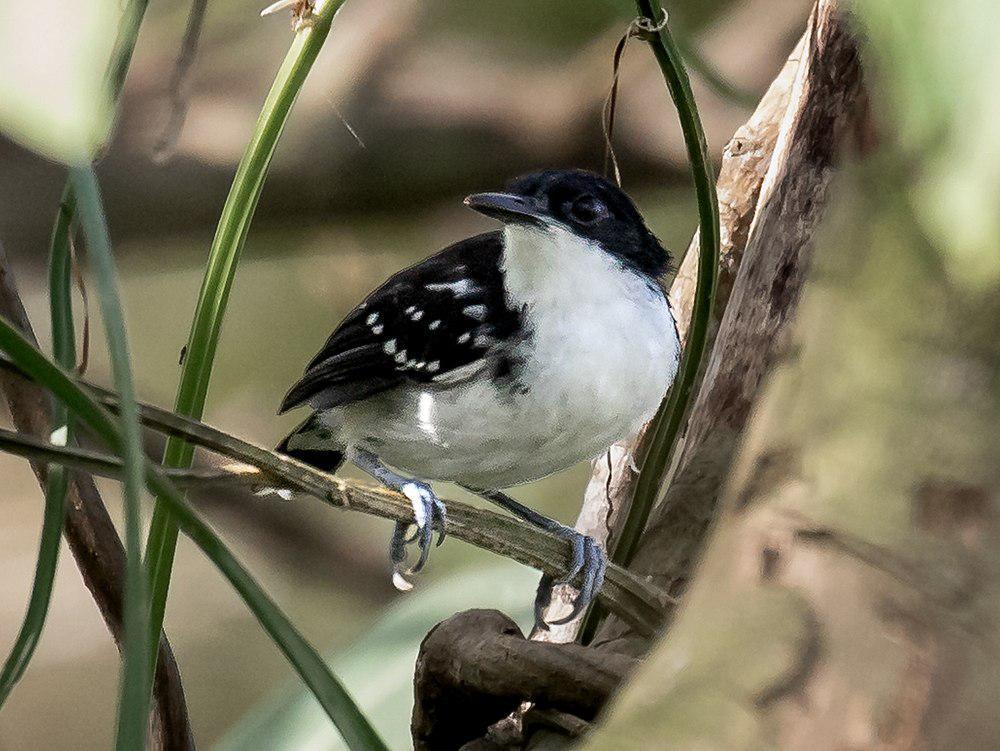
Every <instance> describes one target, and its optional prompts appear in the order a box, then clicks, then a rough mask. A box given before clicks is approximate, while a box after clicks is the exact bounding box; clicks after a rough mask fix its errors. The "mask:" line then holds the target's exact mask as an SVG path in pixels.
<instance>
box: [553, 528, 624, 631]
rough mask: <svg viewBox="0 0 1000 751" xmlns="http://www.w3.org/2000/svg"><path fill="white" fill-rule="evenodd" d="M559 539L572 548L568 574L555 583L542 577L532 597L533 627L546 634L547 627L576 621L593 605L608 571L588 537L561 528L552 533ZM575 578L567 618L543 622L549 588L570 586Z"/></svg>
mask: <svg viewBox="0 0 1000 751" xmlns="http://www.w3.org/2000/svg"><path fill="white" fill-rule="evenodd" d="M552 531H554V532H555V533H556V534H557V535H559V536H560V537H565V538H566V539H568V540H569V541H570V544H571V545H572V548H571V552H570V562H569V571H567V572H566V575H565V576H563V577H562V578H559V579H554V578H553V577H551V576H549V575H548V574H543V575H542V579H541V581H540V582H539V583H538V591H537V593H536V594H535V627H536V628H539V629H541V630H543V631H548V629H549V626H562V625H564V624H566V623H569V622H570V621H572V620H574V619H576V617H577V616H579V615H580V613H582V612H583V611H584V610H585V609H586V608H587V607H588V606H589V605H590V603H591V602H593V600H594V598H595V597H596V596H597V593H598V592H600V591H601V585H603V584H604V573H605V571H606V570H607V567H608V559H607V556H605V554H604V551H603V550H602V549H601V546H600V545H598V544H597V541H596V540H594V538H593V537H591V536H589V535H584V534H581V533H580V532H577V531H576V530H575V529H573V528H572V527H566V526H563V525H562V524H560V525H558V527H557V528H555V529H553V530H552ZM578 578H579V585H578V586H579V589H578V592H577V595H576V599H575V600H574V601H573V609H572V610H571V611H570V613H569V615H567V616H565V617H563V618H560V619H559V620H557V621H552V622H551V623H547V622H546V621H545V609H546V608H548V606H549V602H550V600H551V597H552V588H553V587H554V586H555V585H557V584H574V582H575V580H577V579H578Z"/></svg>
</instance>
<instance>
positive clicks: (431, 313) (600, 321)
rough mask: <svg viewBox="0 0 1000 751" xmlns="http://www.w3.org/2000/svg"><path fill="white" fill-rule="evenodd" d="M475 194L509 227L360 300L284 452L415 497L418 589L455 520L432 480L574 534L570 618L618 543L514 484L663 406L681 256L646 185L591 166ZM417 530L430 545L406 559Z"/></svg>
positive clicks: (396, 551)
mask: <svg viewBox="0 0 1000 751" xmlns="http://www.w3.org/2000/svg"><path fill="white" fill-rule="evenodd" d="M465 203H466V205H467V206H469V207H470V208H472V209H474V210H476V211H478V212H480V213H482V214H485V215H487V216H489V217H492V218H494V219H498V220H499V221H500V222H502V223H503V229H501V230H498V231H495V232H488V233H486V234H482V235H477V236H475V237H470V238H469V239H467V240H462V241H461V242H458V243H456V244H454V245H452V246H450V247H448V248H445V249H444V250H442V251H441V252H440V253H438V254H437V255H434V256H431V257H430V258H428V259H427V260H425V261H422V262H420V263H418V264H416V265H415V266H411V267H410V268H408V269H405V270H404V271H401V272H399V273H398V274H396V275H395V276H392V277H391V278H390V279H389V280H388V281H386V282H385V283H384V284H383V285H382V286H381V287H379V288H378V289H376V290H375V291H374V292H372V293H371V294H370V295H369V296H368V297H367V298H366V299H365V300H364V302H362V303H361V304H360V305H358V307H357V308H355V309H354V310H353V311H352V312H351V313H350V314H349V315H348V316H347V318H345V319H344V321H343V322H342V323H341V324H340V326H338V327H337V329H336V330H335V331H334V332H333V334H332V335H331V336H330V338H329V339H328V340H327V342H326V344H325V345H324V346H323V348H322V350H320V352H319V354H317V355H316V357H315V358H313V360H312V362H310V363H309V366H308V367H307V369H306V372H305V375H304V376H303V377H302V379H301V380H300V381H299V382H298V383H296V384H295V385H294V386H293V387H292V389H291V390H290V391H289V392H288V395H287V396H286V397H285V400H284V402H282V405H281V412H285V411H286V410H290V409H292V408H294V407H298V406H300V405H309V406H310V407H311V408H312V409H313V413H312V415H311V416H310V417H309V418H308V419H306V420H305V421H304V422H303V423H302V424H301V425H299V426H298V427H297V428H296V429H295V430H294V431H293V432H292V434H291V435H289V436H288V437H287V438H285V440H284V441H282V442H281V444H280V445H279V446H278V450H279V451H282V452H284V453H286V454H288V455H290V456H293V457H296V458H298V459H301V460H303V461H306V462H308V463H310V464H312V465H315V466H316V467H318V468H320V469H324V470H327V471H334V470H336V469H337V468H338V467H339V466H340V465H341V463H342V462H343V461H344V460H345V459H349V460H350V461H352V462H353V463H354V464H356V465H357V466H358V467H360V468H361V469H363V470H364V471H365V472H367V473H369V474H371V475H372V476H373V477H375V478H377V479H378V480H379V481H381V482H382V483H384V484H385V485H386V486H388V487H390V488H392V489H393V490H397V491H399V492H400V493H402V494H403V495H405V496H406V497H407V498H408V499H409V500H410V501H411V502H412V504H413V511H414V516H415V519H416V532H415V534H414V537H413V538H407V536H406V535H407V532H408V525H405V524H397V525H396V529H395V531H394V532H393V536H392V541H391V545H390V551H391V557H392V562H393V565H394V575H393V579H394V581H395V582H396V584H397V585H398V586H401V587H403V588H408V586H409V585H408V582H407V580H406V579H405V577H404V574H411V573H414V572H416V571H419V570H420V568H421V567H422V566H423V565H424V562H425V561H426V559H427V555H428V552H429V550H430V547H431V543H432V538H433V532H434V530H435V529H436V530H438V531H439V537H438V540H439V543H440V540H441V538H442V537H443V533H444V522H445V508H444V504H443V503H442V502H441V501H440V500H439V499H438V498H437V496H435V494H434V492H433V491H432V490H431V488H430V486H429V485H428V484H427V481H429V480H450V481H452V482H455V483H458V484H459V485H462V486H464V487H466V488H468V489H469V490H471V491H473V492H474V493H477V494H479V495H481V496H482V497H484V498H487V499H488V500H490V501H493V502H494V503H497V504H499V505H500V506H502V507H504V508H506V509H508V510H509V511H511V512H512V513H514V514H516V515H517V516H519V517H521V518H523V519H526V520H527V521H529V522H531V523H534V524H537V525H538V526H540V527H543V528H545V529H548V530H552V531H554V532H556V533H557V534H560V535H564V536H566V537H567V538H569V539H570V540H571V541H572V543H573V547H572V550H573V553H572V561H571V562H570V564H571V565H570V572H569V576H568V577H567V578H566V579H565V580H564V581H569V582H578V583H579V587H580V593H579V595H578V597H577V600H576V602H575V606H574V612H573V613H572V614H571V615H570V616H568V617H567V618H566V619H563V621H561V622H564V621H568V620H570V619H572V618H573V617H574V616H575V615H576V614H578V613H579V611H580V609H582V608H583V607H585V606H586V605H587V604H588V603H589V601H590V600H591V599H592V598H593V596H594V595H595V594H596V592H597V591H598V590H599V589H600V586H601V583H602V581H603V578H604V569H605V565H606V563H605V557H604V555H603V553H602V551H601V549H600V548H599V547H598V546H597V544H596V543H595V542H594V541H593V540H592V539H591V538H589V537H584V536H582V535H581V534H580V533H578V532H576V531H575V530H573V529H570V528H568V527H565V526H563V525H562V524H559V523H558V522H555V521H553V520H551V519H548V518H546V517H544V516H542V515H541V514H538V513H537V512H535V511H533V510H532V509H530V508H527V507H526V506H523V505H522V504H520V503H518V502H517V501H515V500H514V499H512V498H510V497H509V496H507V495H505V494H504V493H502V492H501V489H502V488H508V487H510V486H512V485H517V484H519V483H524V482H528V481H531V480H536V479H538V478H541V477H545V476H546V475H549V474H551V473H553V472H556V471H558V470H561V469H564V468H566V467H569V466H570V465H572V464H574V463H576V462H578V461H580V460H582V459H590V458H593V457H596V456H597V455H599V454H600V453H601V452H603V451H604V450H605V449H607V448H608V446H610V445H611V444H612V443H614V442H615V441H618V440H620V439H622V438H625V437H628V436H629V435H632V434H634V433H635V432H636V431H638V429H639V428H640V427H641V426H642V425H643V424H644V423H645V422H646V421H647V420H649V419H650V417H651V416H652V415H653V413H654V412H655V411H656V408H657V406H658V405H659V404H660V401H661V399H662V398H663V395H664V393H665V392H666V391H667V388H668V387H669V386H670V383H671V381H672V380H673V377H674V374H675V373H676V370H677V363H678V359H679V354H680V344H679V341H678V337H677V329H676V327H675V325H674V319H673V315H672V313H671V310H670V306H669V305H668V303H667V299H666V296H665V295H664V292H663V290H662V288H661V287H660V285H659V283H658V280H659V278H660V277H661V275H662V274H663V273H664V272H665V271H666V269H667V266H668V264H669V256H668V254H667V251H666V250H665V249H664V248H663V246H662V245H661V244H660V242H659V241H658V240H657V238H656V237H655V236H654V235H653V233H652V232H650V231H649V229H648V228H647V227H646V225H645V223H644V222H643V219H642V217H641V216H640V214H639V212H638V211H637V210H636V208H635V206H634V204H633V203H632V201H631V200H629V198H628V196H626V195H625V193H623V192H622V191H621V190H620V189H618V188H617V187H615V186H614V185H613V184H611V183H609V182H608V181H607V180H605V179H603V178H601V177H599V176H597V175H594V174H591V173H589V172H583V171H578V170H548V171H545V172H539V173H536V174H531V175H527V176H524V177H521V178H518V179H516V180H514V181H513V182H511V183H510V184H509V185H508V186H507V189H506V190H505V191H504V192H502V193H477V194H475V195H471V196H469V197H468V198H466V199H465ZM390 467H391V468H390ZM412 540H416V542H417V545H418V547H419V551H420V554H419V559H418V560H417V562H416V563H415V564H414V565H413V566H412V567H409V568H406V567H405V560H404V559H405V553H404V546H405V545H406V544H407V543H408V542H411V541H412ZM549 584H551V582H549V581H546V580H543V583H542V586H541V587H540V589H539V592H540V593H543V592H547V591H548V585H549ZM545 604H546V602H545V598H544V597H540V598H539V600H538V601H537V602H536V609H537V611H538V612H539V613H541V611H542V609H543V608H544V606H545Z"/></svg>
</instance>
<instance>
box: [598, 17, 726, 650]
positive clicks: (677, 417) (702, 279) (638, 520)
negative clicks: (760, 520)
mask: <svg viewBox="0 0 1000 751" xmlns="http://www.w3.org/2000/svg"><path fill="white" fill-rule="evenodd" d="M636 6H637V7H638V9H639V13H640V14H641V15H642V16H644V17H645V18H647V19H649V20H650V21H651V22H652V24H653V25H656V24H657V22H658V21H659V20H660V18H661V16H662V11H661V12H660V14H657V13H656V12H655V11H654V9H653V6H652V3H650V2H649V0H636ZM648 41H649V45H650V47H652V50H653V55H654V56H655V57H656V62H657V63H658V64H659V66H660V70H661V71H662V73H663V78H664V80H665V81H666V84H667V89H668V90H669V91H670V96H671V98H672V99H673V101H674V106H675V107H676V109H677V116H678V119H679V120H680V124H681V131H682V133H683V134H684V144H685V146H686V147H687V153H688V161H689V162H690V163H691V173H692V178H693V182H694V188H695V197H696V199H697V203H698V225H699V227H698V231H699V239H698V279H697V287H696V289H695V296H694V306H693V310H692V313H691V324H690V326H689V327H688V339H687V345H686V346H685V348H684V355H683V357H682V359H681V364H680V370H679V371H678V374H677V377H676V379H675V380H674V384H673V387H672V388H671V389H670V394H669V395H668V397H667V399H666V401H664V403H663V404H662V405H660V409H659V411H657V413H656V416H655V417H654V418H653V421H652V423H651V425H650V427H649V436H650V438H649V441H648V444H647V447H648V448H647V450H646V454H645V457H644V461H643V463H642V470H641V472H640V473H639V478H638V480H637V481H636V487H635V493H634V495H633V497H632V503H631V505H630V506H629V510H628V514H627V515H626V517H625V521H624V523H623V525H622V530H621V534H620V535H619V536H618V539H617V540H616V541H615V542H614V545H613V549H612V551H611V556H610V558H611V560H612V561H613V562H614V563H616V564H618V565H620V566H625V567H627V566H628V564H629V563H630V562H631V561H632V556H633V555H635V551H636V547H637V546H638V544H639V539H640V537H641V536H642V532H643V530H644V529H645V528H646V523H647V521H649V515H650V512H651V511H652V509H653V505H654V504H655V503H656V498H657V496H658V494H659V492H660V486H661V484H662V482H663V476H664V474H665V472H666V470H667V468H668V467H669V466H670V461H671V457H672V454H673V451H674V446H675V445H676V443H677V437H678V435H679V434H680V429H681V426H682V425H683V424H684V416H685V414H686V413H687V408H688V404H689V403H690V401H691V396H692V392H693V390H694V386H695V382H696V380H697V377H698V372H699V369H700V368H701V361H702V357H703V356H704V354H705V348H706V345H707V340H708V329H709V325H710V323H711V316H712V309H713V307H714V305H715V290H716V283H717V280H718V270H719V201H718V198H717V196H716V193H715V174H714V172H713V170H712V162H711V159H710V157H709V153H708V143H707V142H706V140H705V131H704V129H703V128H702V125H701V117H700V115H699V114H698V105H697V104H696V103H695V100H694V95H693V94H692V93H691V82H690V81H689V80H688V77H687V73H686V72H685V70H684V63H683V57H682V54H681V52H680V50H679V49H678V46H677V44H676V42H675V41H674V39H673V37H672V36H671V34H670V30H669V28H668V27H667V26H666V25H665V26H664V27H663V28H662V29H661V30H660V31H659V32H658V33H656V34H655V35H653V36H651V37H650V38H649V40H648ZM601 616H602V613H601V611H600V610H599V609H597V608H592V609H591V611H590V612H589V613H588V614H587V617H586V619H585V620H584V624H583V627H582V629H581V640H582V641H583V642H584V643H587V642H588V641H589V640H590V638H591V637H592V636H593V633H594V631H595V630H596V628H597V623H598V621H599V620H600V618H601Z"/></svg>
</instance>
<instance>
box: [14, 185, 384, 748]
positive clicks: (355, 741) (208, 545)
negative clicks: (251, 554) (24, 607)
mask: <svg viewBox="0 0 1000 751" xmlns="http://www.w3.org/2000/svg"><path fill="white" fill-rule="evenodd" d="M84 187H85V186H84ZM77 190H78V191H79V192H78V195H80V199H81V203H82V202H83V200H84V196H85V195H86V192H85V190H84V191H81V190H80V186H79V185H78V186H77ZM81 209H82V210H81V214H82V215H83V216H86V213H87V209H86V207H83V206H81ZM0 350H3V351H4V352H6V353H7V355H8V356H9V357H10V359H11V360H12V361H13V362H14V363H15V364H16V365H17V367H18V368H19V369H20V370H22V371H23V372H24V373H25V374H27V375H28V376H29V377H30V378H32V380H35V381H36V382H37V383H39V384H40V385H42V386H44V387H45V388H47V389H48V390H49V391H51V392H52V393H53V394H54V395H55V397H56V398H57V399H59V400H61V401H62V403H64V404H65V405H66V406H67V407H68V408H69V409H70V411H71V412H72V413H73V415H74V417H75V418H77V419H78V420H79V421H80V422H81V423H83V424H85V425H87V427H89V428H90V429H91V430H92V431H93V432H94V434H95V435H96V436H97V437H98V438H100V439H101V440H102V441H103V442H104V443H105V444H107V446H108V448H110V449H111V451H112V452H113V453H114V454H116V455H119V456H126V455H127V454H128V447H127V442H128V441H127V436H126V434H125V433H124V432H123V430H122V429H121V427H120V423H119V422H118V421H116V420H115V418H114V417H112V415H111V414H110V413H108V411H107V410H105V409H104V408H103V407H101V406H100V405H99V404H98V403H97V402H96V401H95V400H94V398H93V397H91V396H90V395H89V394H87V393H86V392H85V391H83V389H82V388H80V387H79V386H78V385H77V384H76V381H75V379H74V377H73V376H72V375H70V374H69V373H67V372H66V371H64V370H62V369H60V368H59V367H58V366H56V365H54V364H53V363H52V362H50V361H49V360H48V359H46V357H45V356H44V355H43V354H42V353H41V352H39V351H38V350H37V349H35V347H34V346H33V345H32V344H31V343H30V342H29V341H28V340H27V339H25V338H24V336H23V335H21V334H20V332H18V331H17V330H16V329H14V327H13V326H11V325H10V324H9V323H8V322H7V321H5V320H3V319H2V318H0ZM116 406H119V405H116ZM123 406H124V405H120V406H119V408H120V407H123ZM141 471H142V475H143V480H144V481H145V482H146V483H147V484H148V486H149V488H150V490H151V491H153V492H155V493H157V495H158V496H159V497H160V498H162V499H163V502H164V503H165V504H166V505H167V506H168V507H169V509H170V512H171V514H172V518H174V519H175V520H176V521H177V523H178V524H179V525H180V527H181V528H182V529H183V530H184V533H185V534H186V535H187V536H188V537H189V538H190V539H191V540H192V541H193V542H194V543H195V544H196V545H197V546H198V547H199V548H200V549H201V550H202V551H203V552H204V553H205V555H206V556H208V558H209V559H210V560H211V561H212V562H213V563H214V564H215V566H216V568H218V569H219V570H220V571H221V572H222V573H223V575H224V576H225V577H226V578H227V579H228V580H229V582H230V583H231V584H232V585H233V587H234V588H235V589H236V591H237V592H238V593H239V595H240V597H241V598H242V599H243V601H244V602H245V603H246V604H247V607H249V608H250V610H251V611H252V612H253V614H254V615H255V616H256V618H257V620H258V621H259V622H260V624H261V626H262V627H263V628H264V630H265V631H267V633H268V635H269V636H270V637H271V638H272V639H273V640H274V642H275V644H277V645H278V647H279V648H280V649H281V651H282V652H283V653H284V654H285V656H286V657H287V658H288V661H289V662H290V663H291V664H292V667H294V668H295V670H296V672H297V673H298V674H299V676H300V677H301V678H302V680H303V681H304V682H305V684H306V685H307V686H308V687H309V689H310V690H311V691H312V693H313V695H314V696H315V697H316V699H317V701H319V703H320V705H321V706H322V707H323V709H324V710H325V711H326V713H327V714H328V715H329V717H330V719H331V720H333V722H334V724H335V725H336V726H337V728H338V729H339V730H340V732H341V734H342V735H343V736H344V740H345V741H346V742H347V745H348V747H349V748H350V749H351V750H352V751H385V749H386V746H385V744H384V743H383V742H382V740H381V739H380V738H379V737H378V735H377V734H376V733H375V730H374V729H373V728H372V727H371V724H370V723H369V722H368V720H367V719H366V718H365V716H364V714H362V712H361V710H360V709H359V708H358V706H357V705H356V704H355V703H354V700H353V699H352V698H351V696H350V694H348V693H347V691H346V689H345V688H344V687H343V686H342V685H341V684H340V682H339V681H338V680H337V679H336V677H335V676H334V675H333V674H332V673H331V672H330V670H329V668H327V666H326V664H325V663H324V662H323V659H322V658H321V657H320V656H319V654H318V653H317V652H316V650H314V649H313V648H312V647H311V646H310V645H309V643H308V642H306V640H305V639H304V638H303V637H302V634H300V633H299V632H298V631H297V630H296V629H295V627H294V626H293V625H292V623H291V621H289V620H288V617H287V616H286V615H285V614H284V613H283V612H282V611H281V609H280V608H279V607H278V606H277V605H276V604H275V603H274V601H273V600H271V598H270V597H268V595H267V594H266V593H265V592H264V590H263V589H262V588H261V586H260V585H259V584H258V583H257V582H256V580H254V578H253V576H252V575H251V574H250V572H249V571H247V569H246V568H245V567H244V566H243V565H242V564H241V563H240V562H239V561H238V560H237V559H236V557H235V556H234V555H233V554H232V553H231V552H230V551H229V549H228V548H226V546H225V544H224V543H223V542H222V540H220V539H219V537H218V535H216V534H215V532H213V531H212V528H211V527H209V526H208V525H207V524H206V523H205V522H204V521H202V520H201V518H200V517H199V516H198V515H197V514H196V513H195V512H194V511H193V510H192V509H191V507H190V506H189V505H188V504H187V502H186V501H185V500H184V498H183V496H182V495H181V494H180V493H179V492H178V491H177V489H176V488H175V487H174V486H173V484H172V483H171V482H170V481H169V480H167V479H166V478H165V477H164V476H163V471H162V470H161V469H160V468H159V467H157V466H156V465H154V464H152V463H151V462H148V461H145V460H144V461H143V465H142V467H141ZM140 573H141V572H140ZM126 625H127V621H126ZM140 657H141V656H140ZM139 663H140V664H141V665H142V666H143V667H145V661H144V660H142V659H140V660H139ZM143 720H144V721H145V715H143ZM142 729H143V733H144V732H145V724H143V728H142ZM144 740H145V738H144V736H143V737H142V738H140V739H139V742H138V743H137V744H136V745H134V746H129V747H128V748H129V749H138V748H142V743H143V742H144Z"/></svg>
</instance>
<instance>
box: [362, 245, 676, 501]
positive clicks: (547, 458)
mask: <svg viewBox="0 0 1000 751" xmlns="http://www.w3.org/2000/svg"><path fill="white" fill-rule="evenodd" d="M505 232H506V237H505V250H504V257H503V269H504V272H505V282H506V286H507V295H508V302H509V304H510V305H511V307H512V308H515V309H517V310H522V311H523V313H524V319H525V321H526V323H527V324H528V326H529V327H530V329H531V335H530V336H529V337H528V338H527V339H526V340H525V341H524V342H523V343H521V344H519V345H517V347H516V348H515V350H514V353H513V354H514V355H515V357H516V358H517V359H518V360H519V362H520V365H519V368H520V369H519V370H518V371H517V372H516V375H517V382H516V383H515V384H514V388H512V389H511V391H510V392H509V393H505V392H501V393H498V392H497V390H496V388H495V386H494V384H493V383H492V382H491V381H490V380H489V379H488V378H485V377H483V378H476V377H473V378H470V379H469V380H468V381H466V382H464V383H461V384H454V385H451V386H448V387H447V388H439V389H433V388H428V389H426V390H423V391H417V390H413V391H406V392H396V393H395V394H394V395H393V396H392V397H391V398H390V399H388V400H386V401H384V402H380V403H378V404H375V403H372V401H369V402H367V403H365V404H364V406H362V405H358V407H359V408H360V409H361V410H363V413H358V414H356V415H350V417H352V418H353V419H349V420H348V421H347V422H348V423H350V424H351V425H350V426H348V425H346V424H345V426H344V427H355V426H356V429H355V430H350V432H351V433H353V434H354V436H352V437H353V438H354V440H357V441H359V442H361V441H363V440H364V439H363V438H362V435H361V433H362V431H363V433H364V435H365V436H371V437H373V438H375V439H376V440H377V441H378V444H380V445H372V446H371V449H372V450H373V451H375V452H376V453H378V454H379V455H380V456H381V457H382V458H383V459H384V460H385V461H387V462H388V463H390V464H393V465H395V466H397V467H399V468H401V469H405V470H407V471H409V472H412V473H413V474H415V475H418V476H420V477H423V478H426V479H447V480H454V481H457V482H460V483H464V484H467V485H472V486H478V487H493V488H502V487H508V486H510V485H515V484H518V483H520V482H526V481H529V480H534V479H537V478H539V477H544V476H545V475H548V474H551V473H552V472H556V471H558V470H560V469H564V468H566V467H568V466H570V465H572V464H574V463H576V462H578V461H581V460H583V459H589V458H592V457H594V456H597V455H598V454H599V453H600V452H602V451H603V450H605V449H606V448H607V447H608V446H609V445H611V444H612V443H614V442H615V441H617V440H620V439H622V438H625V437H627V436H629V435H632V434H634V433H635V432H636V431H638V429H639V428H640V427H641V426H642V425H643V424H644V423H645V422H646V421H647V420H649V418H650V417H652V415H653V414H654V412H655V411H656V408H657V407H658V406H659V403H660V401H661V400H662V398H663V395H664V394H665V392H666V390H667V388H668V387H669V385H670V383H671V382H672V381H673V378H674V375H675V373H676V370H677V362H678V358H679V354H680V345H679V342H678V340H677V334H676V329H675V328H674V324H673V319H672V317H671V313H670V309H669V306H668V305H667V302H666V299H665V297H664V295H663V294H662V293H661V292H660V291H659V290H657V289H654V288H652V287H650V285H649V283H648V282H647V281H646V280H645V279H644V278H642V277H641V276H639V275H638V274H636V273H635V272H633V271H631V270H628V269H626V268H625V267H623V266H622V265H621V264H620V263H619V262H617V261H616V260H615V259H614V258H612V257H611V256H609V255H608V254H607V253H605V252H603V251H602V250H601V249H600V248H598V247H596V246H594V245H591V244H589V243H587V242H585V241H583V240H581V239H580V238H578V237H576V236H575V235H573V234H572V233H570V232H568V231H565V230H561V229H558V228H554V229H545V230H542V229H536V228H528V227H508V228H507V229H506V231H505ZM518 386H521V388H518ZM351 411H352V412H353V411H356V410H354V409H352V410H351Z"/></svg>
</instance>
